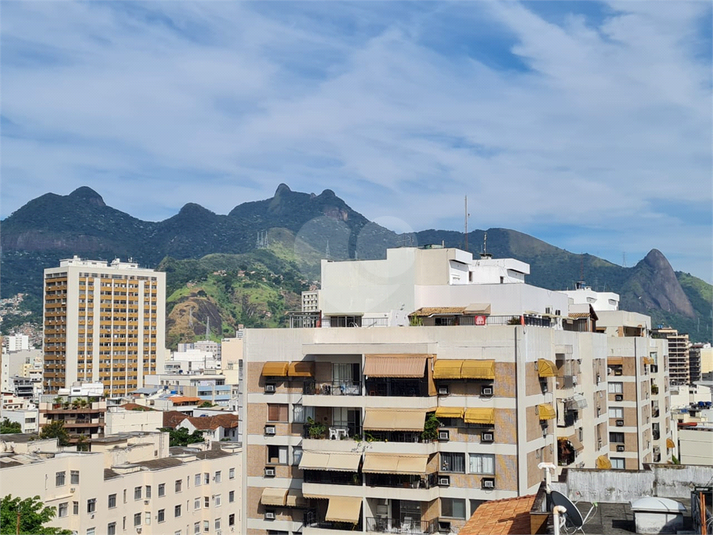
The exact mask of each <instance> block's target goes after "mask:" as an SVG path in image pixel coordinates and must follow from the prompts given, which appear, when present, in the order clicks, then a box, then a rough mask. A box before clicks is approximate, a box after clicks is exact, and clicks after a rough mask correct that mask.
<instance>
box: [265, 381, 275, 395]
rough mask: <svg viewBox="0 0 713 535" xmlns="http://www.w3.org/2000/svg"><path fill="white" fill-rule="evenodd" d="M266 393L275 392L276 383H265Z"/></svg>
mask: <svg viewBox="0 0 713 535" xmlns="http://www.w3.org/2000/svg"><path fill="white" fill-rule="evenodd" d="M265 393H266V394H274V393H275V385H274V384H272V383H268V384H266V385H265Z"/></svg>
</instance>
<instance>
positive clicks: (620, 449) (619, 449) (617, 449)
mask: <svg viewBox="0 0 713 535" xmlns="http://www.w3.org/2000/svg"><path fill="white" fill-rule="evenodd" d="M616 451H624V445H623V444H619V445H618V446H617V447H616Z"/></svg>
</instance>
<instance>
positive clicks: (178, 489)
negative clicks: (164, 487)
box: [176, 479, 183, 492]
mask: <svg viewBox="0 0 713 535" xmlns="http://www.w3.org/2000/svg"><path fill="white" fill-rule="evenodd" d="M182 488H183V480H182V479H177V480H176V492H181V489H182Z"/></svg>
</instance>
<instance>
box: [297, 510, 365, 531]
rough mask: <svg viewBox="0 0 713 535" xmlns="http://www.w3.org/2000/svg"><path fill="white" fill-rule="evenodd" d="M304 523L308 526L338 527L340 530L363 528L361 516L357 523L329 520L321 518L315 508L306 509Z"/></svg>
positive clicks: (359, 529)
mask: <svg viewBox="0 0 713 535" xmlns="http://www.w3.org/2000/svg"><path fill="white" fill-rule="evenodd" d="M304 525H305V527H307V528H320V529H336V530H340V531H362V530H363V523H362V522H361V518H360V519H359V522H357V523H356V524H349V523H348V522H327V521H326V520H323V519H321V518H320V517H319V515H318V514H317V511H314V510H309V511H305V515H304Z"/></svg>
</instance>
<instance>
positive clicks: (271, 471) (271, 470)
mask: <svg viewBox="0 0 713 535" xmlns="http://www.w3.org/2000/svg"><path fill="white" fill-rule="evenodd" d="M265 477H275V469H274V468H272V467H271V466H266V467H265Z"/></svg>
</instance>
